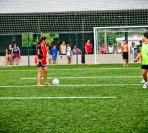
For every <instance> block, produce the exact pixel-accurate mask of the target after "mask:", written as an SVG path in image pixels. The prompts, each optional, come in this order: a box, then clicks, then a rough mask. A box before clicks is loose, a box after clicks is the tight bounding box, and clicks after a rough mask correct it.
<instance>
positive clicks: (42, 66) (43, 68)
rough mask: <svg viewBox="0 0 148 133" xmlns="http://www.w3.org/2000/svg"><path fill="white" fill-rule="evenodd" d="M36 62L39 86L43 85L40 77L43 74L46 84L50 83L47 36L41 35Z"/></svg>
mask: <svg viewBox="0 0 148 133" xmlns="http://www.w3.org/2000/svg"><path fill="white" fill-rule="evenodd" d="M36 57H37V58H36V63H37V67H38V72H37V79H36V80H37V86H39V85H41V83H40V78H41V75H43V77H44V83H45V85H48V84H49V83H48V80H47V61H46V59H47V38H46V37H41V38H40V40H39V43H38V47H37V56H36Z"/></svg>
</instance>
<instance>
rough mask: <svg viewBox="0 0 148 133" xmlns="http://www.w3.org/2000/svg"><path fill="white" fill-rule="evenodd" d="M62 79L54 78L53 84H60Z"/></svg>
mask: <svg viewBox="0 0 148 133" xmlns="http://www.w3.org/2000/svg"><path fill="white" fill-rule="evenodd" d="M59 83H60V81H59V80H58V79H53V80H52V84H53V85H59Z"/></svg>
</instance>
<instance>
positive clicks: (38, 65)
mask: <svg viewBox="0 0 148 133" xmlns="http://www.w3.org/2000/svg"><path fill="white" fill-rule="evenodd" d="M37 67H46V65H43V64H42V63H41V62H38V64H37Z"/></svg>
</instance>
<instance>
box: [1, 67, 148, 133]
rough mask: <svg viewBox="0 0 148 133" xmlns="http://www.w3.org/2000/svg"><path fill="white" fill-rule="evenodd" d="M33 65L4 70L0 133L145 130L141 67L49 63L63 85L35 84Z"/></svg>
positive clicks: (146, 96) (147, 105)
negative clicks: (37, 85)
mask: <svg viewBox="0 0 148 133" xmlns="http://www.w3.org/2000/svg"><path fill="white" fill-rule="evenodd" d="M35 77H36V68H35V67H6V68H2V67H1V68H0V133H36V132H38V133H49V132H52V133H93V132H97V133H100V132H101V133H114V132H118V133H119V132H120V133H131V132H133V133H147V132H148V89H142V85H141V84H140V81H141V80H142V77H141V71H140V65H138V64H133V65H129V67H122V66H121V65H114V64H112V65H61V66H55V65H51V66H48V78H49V82H50V83H51V81H52V79H54V78H58V79H59V80H60V85H59V86H53V85H49V86H41V87H36V86H35Z"/></svg>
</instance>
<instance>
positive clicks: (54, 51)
mask: <svg viewBox="0 0 148 133" xmlns="http://www.w3.org/2000/svg"><path fill="white" fill-rule="evenodd" d="M58 53H59V51H58V49H57V46H56V45H55V44H54V45H53V47H52V48H51V50H50V54H51V57H52V63H53V64H56V60H57V57H58Z"/></svg>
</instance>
